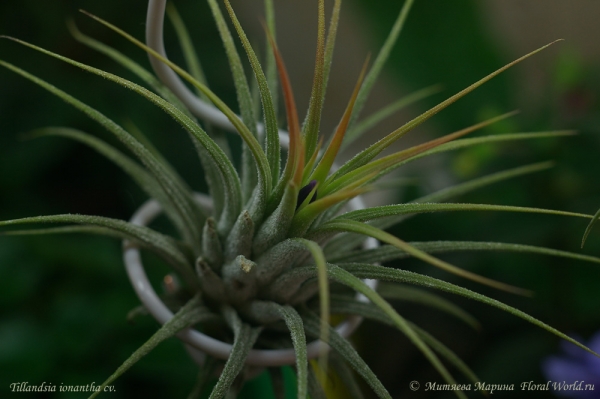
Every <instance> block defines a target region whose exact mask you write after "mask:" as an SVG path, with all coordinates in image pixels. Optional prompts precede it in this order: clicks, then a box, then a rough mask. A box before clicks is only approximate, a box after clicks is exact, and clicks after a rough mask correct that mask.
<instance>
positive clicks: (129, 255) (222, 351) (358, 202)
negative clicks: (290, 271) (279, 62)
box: [124, 0, 379, 366]
mask: <svg viewBox="0 0 600 399" xmlns="http://www.w3.org/2000/svg"><path fill="white" fill-rule="evenodd" d="M165 7H166V0H149V2H148V13H147V19H146V44H147V45H148V46H149V47H151V48H152V49H153V50H155V51H157V52H158V53H160V54H161V55H162V56H163V57H165V58H167V54H166V51H165V46H164V40H163V25H164V14H165ZM150 63H151V65H152V68H153V69H154V72H155V73H156V75H157V76H158V78H159V79H160V80H161V81H162V82H163V84H165V85H166V86H167V87H168V88H169V89H170V90H171V91H172V92H173V93H174V94H175V95H176V96H177V97H178V98H179V99H180V100H181V102H182V103H183V104H184V105H185V106H186V107H187V108H188V109H189V110H190V112H191V113H192V114H194V115H195V116H197V117H199V118H201V119H203V120H206V121H208V122H210V123H211V124H213V125H215V126H218V127H220V128H222V129H225V130H229V131H235V128H234V126H233V125H232V124H231V122H230V121H229V119H227V117H226V116H225V115H224V114H223V113H222V112H221V111H220V110H219V109H217V108H216V107H214V106H213V105H211V104H208V103H206V102H204V101H203V100H201V99H200V98H199V97H197V96H196V95H195V94H194V93H192V92H191V91H190V90H189V89H188V88H187V86H186V85H185V84H184V83H183V82H182V81H181V79H179V77H178V76H177V74H176V73H175V72H174V71H173V70H172V69H171V68H170V67H169V66H167V65H166V64H164V63H163V62H161V61H160V60H157V59H156V58H154V57H152V56H150ZM257 127H258V130H259V131H262V130H263V129H264V126H263V125H262V124H258V125H257ZM279 141H280V144H281V146H282V147H283V148H289V135H288V133H287V132H286V131H285V130H281V129H280V130H279ZM332 168H333V169H334V170H335V169H337V167H336V166H335V165H334V166H332ZM198 200H199V201H200V202H202V203H203V204H204V205H209V204H210V199H208V198H205V197H204V196H202V195H199V196H198ZM348 205H349V208H350V209H351V210H356V209H364V208H365V204H364V202H363V200H362V198H360V197H355V198H354V199H352V200H351V201H350V202H349V204H348ZM160 212H161V208H160V206H159V204H158V202H156V201H155V200H151V201H148V202H147V203H146V204H145V205H143V206H142V207H141V208H140V209H139V210H138V212H136V213H135V215H134V216H133V217H132V219H131V222H132V223H133V224H138V225H145V224H147V223H148V222H149V221H150V220H152V219H153V218H154V217H155V216H156V215H158V214H159V213H160ZM378 245H379V243H378V241H377V240H375V239H374V238H368V239H366V240H365V242H364V244H363V247H364V248H365V249H370V248H376V247H377V246H378ZM124 260H125V265H126V269H127V273H128V275H129V278H130V280H131V282H132V284H133V287H134V289H135V291H136V293H137V295H138V297H139V298H140V300H141V301H142V303H143V304H144V306H145V307H146V309H148V311H149V312H150V313H151V314H152V315H153V316H154V318H155V319H156V320H157V321H159V322H160V323H162V324H164V323H166V322H167V321H168V320H170V319H171V318H172V317H173V313H172V312H171V311H170V310H169V309H168V308H167V307H166V306H165V305H164V303H163V302H162V301H161V300H160V298H159V297H158V295H156V292H155V291H154V289H153V287H152V285H151V284H150V282H149V280H148V277H147V276H146V273H145V271H144V267H143V265H142V262H141V258H140V253H139V250H138V248H137V247H135V246H133V245H130V244H129V243H128V242H127V241H126V242H125V248H124ZM364 281H365V283H366V284H367V285H368V286H369V287H371V288H372V289H375V288H376V287H377V281H376V280H364ZM357 298H358V299H359V300H361V301H365V302H366V301H368V299H367V298H366V297H364V296H363V295H357ZM361 321H362V317H359V316H351V317H348V318H347V319H346V320H345V321H344V322H342V323H341V324H340V325H338V326H337V327H336V331H337V332H338V333H339V334H340V335H341V336H342V337H348V336H349V335H350V334H351V333H352V332H353V331H354V330H355V329H356V327H357V326H358V325H359V324H360V322H361ZM177 336H178V337H179V338H180V339H181V340H183V341H184V342H186V343H187V344H188V345H189V346H186V347H187V349H188V351H189V352H190V353H191V355H192V357H193V358H194V359H195V360H196V361H197V362H202V361H203V359H204V356H203V355H202V353H200V352H197V351H196V350H194V349H199V350H201V351H202V352H204V353H206V354H209V355H211V356H214V357H217V358H221V359H227V358H228V357H229V354H230V353H231V345H230V344H227V343H225V342H221V341H218V340H216V339H214V338H212V337H209V336H207V335H204V334H202V333H200V332H199V331H197V330H194V329H192V328H188V329H185V330H183V331H181V332H180V333H178V334H177ZM327 349H328V346H327V345H326V344H325V343H323V342H322V341H320V340H317V341H313V342H311V343H309V344H308V345H307V350H308V358H309V359H312V358H315V357H317V356H318V355H319V353H321V352H322V351H323V350H327ZM295 359H296V353H295V352H294V350H293V349H278V350H260V349H252V350H251V351H250V353H249V355H248V358H247V359H246V363H247V364H249V365H254V366H280V365H286V364H294V362H295Z"/></svg>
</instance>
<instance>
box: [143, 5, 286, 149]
mask: <svg viewBox="0 0 600 399" xmlns="http://www.w3.org/2000/svg"><path fill="white" fill-rule="evenodd" d="M166 4H167V2H166V0H149V2H148V13H147V14H146V44H147V45H148V47H150V48H152V49H153V50H155V51H156V52H158V53H159V54H161V55H162V56H163V57H165V58H168V56H167V52H166V50H165V43H164V40H163V31H164V19H165V7H166ZM149 58H150V64H151V65H152V69H153V70H154V73H156V76H158V78H159V79H160V81H161V82H163V84H164V85H165V86H167V87H168V88H169V89H170V90H171V91H172V92H173V93H174V94H175V95H176V96H177V98H179V100H181V102H182V103H183V104H184V105H185V106H186V107H187V109H189V110H190V112H191V113H192V114H194V115H195V116H197V117H198V118H201V119H202V120H205V121H208V122H210V123H211V124H212V125H214V126H217V127H220V128H222V129H225V130H229V131H236V130H235V127H234V126H233V124H232V123H231V122H230V121H229V119H227V117H226V116H225V115H224V114H223V113H222V112H221V111H220V110H219V109H217V108H216V107H214V106H213V105H211V104H208V103H206V102H205V101H203V100H202V99H200V98H199V97H198V96H196V95H195V94H194V93H193V92H192V91H191V90H190V89H188V87H187V86H186V85H185V84H184V83H183V82H182V81H181V79H180V78H179V76H177V74H176V73H175V72H174V71H173V70H172V69H171V68H170V67H169V66H168V65H166V64H164V63H163V62H161V61H160V60H158V59H156V58H154V57H153V56H151V55H150V56H149ZM257 129H258V131H259V132H262V131H263V130H264V126H263V124H262V123H259V124H257ZM279 142H280V143H281V145H283V146H287V145H288V143H289V136H288V132H286V131H285V130H282V129H279Z"/></svg>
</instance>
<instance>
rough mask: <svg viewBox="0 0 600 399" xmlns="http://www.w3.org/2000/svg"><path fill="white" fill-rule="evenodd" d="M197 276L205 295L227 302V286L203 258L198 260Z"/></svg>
mask: <svg viewBox="0 0 600 399" xmlns="http://www.w3.org/2000/svg"><path fill="white" fill-rule="evenodd" d="M196 274H198V277H199V278H200V289H201V291H202V293H203V294H206V295H207V296H208V297H209V298H211V299H212V300H214V301H218V302H226V300H227V294H226V292H225V284H224V283H223V280H222V279H221V277H220V276H219V275H218V274H217V273H215V271H214V270H213V269H212V268H211V267H210V266H209V265H208V263H206V262H205V261H204V259H202V258H198V259H196Z"/></svg>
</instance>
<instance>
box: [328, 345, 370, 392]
mask: <svg viewBox="0 0 600 399" xmlns="http://www.w3.org/2000/svg"><path fill="white" fill-rule="evenodd" d="M329 362H330V363H331V368H332V369H333V370H334V371H335V373H336V374H337V376H338V377H339V379H340V381H341V382H342V384H343V385H344V388H345V391H346V392H347V393H348V394H349V395H350V397H351V398H352V399H364V396H363V394H362V390H361V387H360V386H359V385H358V381H357V380H356V377H355V375H354V373H353V372H352V370H351V369H350V367H348V365H347V364H346V363H345V362H344V360H343V359H341V358H340V357H339V356H338V355H337V354H336V353H332V354H331V356H330V357H329Z"/></svg>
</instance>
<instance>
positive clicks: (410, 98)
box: [342, 86, 440, 148]
mask: <svg viewBox="0 0 600 399" xmlns="http://www.w3.org/2000/svg"><path fill="white" fill-rule="evenodd" d="M439 91H440V89H439V87H438V86H430V87H426V88H424V89H421V90H418V91H416V92H414V93H411V94H409V95H407V96H405V97H402V98H400V99H399V100H397V101H394V102H393V103H391V104H389V105H387V106H386V107H384V108H382V109H380V110H379V111H377V112H375V113H374V114H372V115H370V116H369V117H367V118H365V119H364V120H363V121H361V122H359V123H357V124H356V125H355V126H354V127H353V128H351V129H349V130H348V133H346V136H345V137H344V143H343V144H342V148H348V146H349V145H350V144H352V143H353V142H354V141H355V140H356V139H358V138H360V137H361V136H362V135H363V134H364V133H366V132H368V131H369V130H370V129H372V128H373V127H374V126H375V125H377V124H378V123H379V122H381V121H383V120H384V119H385V118H387V117H389V116H391V115H393V114H394V113H396V112H397V111H399V110H401V109H403V108H404V107H407V106H409V105H411V104H413V103H415V102H417V101H420V100H422V99H424V98H426V97H429V96H430V95H432V94H435V93H437V92H439ZM355 115H356V114H355Z"/></svg>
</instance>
